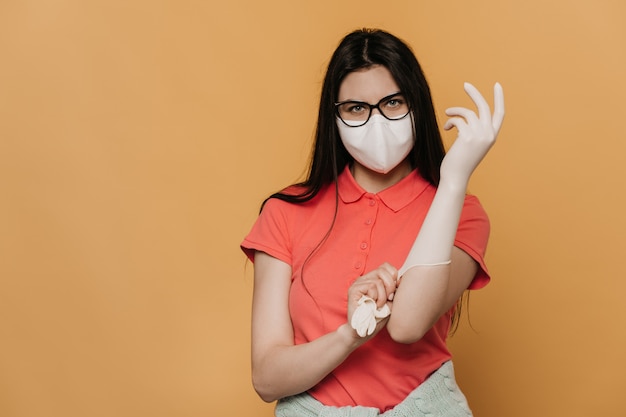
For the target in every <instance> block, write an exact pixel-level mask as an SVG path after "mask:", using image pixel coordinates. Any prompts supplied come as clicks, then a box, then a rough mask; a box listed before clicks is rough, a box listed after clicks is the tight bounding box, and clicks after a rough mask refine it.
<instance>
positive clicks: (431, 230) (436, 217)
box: [398, 83, 504, 277]
mask: <svg viewBox="0 0 626 417" xmlns="http://www.w3.org/2000/svg"><path fill="white" fill-rule="evenodd" d="M465 92H466V93H467V94H468V95H469V96H470V98H471V99H472V100H473V101H474V103H475V104H476V107H477V108H478V115H477V114H476V113H475V112H473V111H472V110H469V109H466V108H464V107H452V108H449V109H447V110H446V114H447V115H448V116H452V117H451V118H450V119H449V120H448V121H447V122H446V123H445V125H444V129H446V130H449V129H451V128H452V127H456V128H457V129H458V131H459V134H458V137H457V139H456V140H455V141H454V144H453V145H452V147H451V148H450V150H449V151H448V153H447V154H446V156H445V158H444V159H443V162H442V163H441V180H440V182H439V187H438V188H437V193H436V194H435V198H434V199H433V202H432V204H431V206H430V208H429V210H428V214H427V215H426V219H425V220H424V224H423V225H422V228H421V229H420V232H419V234H418V236H417V239H416V240H415V243H414V244H413V247H412V248H411V251H410V252H409V255H408V256H407V259H406V261H405V263H404V265H403V266H402V267H401V268H400V270H399V271H398V277H401V276H402V275H404V273H405V272H406V271H408V270H409V269H410V268H412V267H414V266H437V265H446V264H449V263H450V258H451V256H452V246H453V244H454V238H455V236H456V231H457V227H458V224H459V218H460V216H461V210H462V209H463V203H464V201H465V191H466V187H467V183H468V182H469V179H470V176H471V175H472V173H473V172H474V169H476V167H477V166H478V164H479V163H480V161H482V159H483V158H484V157H485V155H486V154H487V152H488V151H489V149H490V148H491V147H492V146H493V144H494V143H495V140H496V136H497V135H498V132H499V130H500V126H501V125H502V120H503V119H504V93H503V91H502V87H501V86H500V84H499V83H496V84H495V86H494V113H493V116H492V115H491V111H490V109H489V104H487V101H486V100H485V99H484V98H483V96H482V95H481V94H480V93H479V92H478V90H477V89H476V87H474V86H473V85H471V84H470V83H465Z"/></svg>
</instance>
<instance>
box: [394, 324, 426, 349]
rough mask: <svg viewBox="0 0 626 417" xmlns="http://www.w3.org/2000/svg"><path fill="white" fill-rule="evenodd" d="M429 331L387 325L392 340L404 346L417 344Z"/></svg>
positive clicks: (416, 327)
mask: <svg viewBox="0 0 626 417" xmlns="http://www.w3.org/2000/svg"><path fill="white" fill-rule="evenodd" d="M427 331H428V329H422V328H420V327H418V326H415V327H408V326H402V325H393V323H388V324H387V332H389V336H390V337H391V340H393V341H394V342H396V343H402V344H404V345H408V344H411V343H415V342H417V341H418V340H420V339H421V338H422V337H424V335H425V334H426V332H427Z"/></svg>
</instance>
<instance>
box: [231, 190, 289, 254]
mask: <svg viewBox="0 0 626 417" xmlns="http://www.w3.org/2000/svg"><path fill="white" fill-rule="evenodd" d="M288 211H289V203H286V202H284V201H282V200H278V199H276V198H271V199H269V200H267V202H266V203H265V206H264V207H263V210H262V211H261V214H260V215H259V217H258V218H257V220H256V222H255V223H254V225H253V226H252V229H251V230H250V233H248V235H247V236H246V237H245V238H244V240H243V242H242V243H241V249H242V250H243V252H244V253H245V254H246V256H247V257H248V259H250V260H251V261H253V262H254V253H255V251H261V252H265V253H267V254H268V255H270V256H273V257H274V258H277V259H280V260H281V261H283V262H286V263H288V264H291V263H292V255H291V253H292V252H291V244H290V238H289V228H288V216H287V214H288Z"/></svg>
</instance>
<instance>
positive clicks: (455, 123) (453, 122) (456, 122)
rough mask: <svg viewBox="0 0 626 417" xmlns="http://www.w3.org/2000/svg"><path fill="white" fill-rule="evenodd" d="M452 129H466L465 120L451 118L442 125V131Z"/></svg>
mask: <svg viewBox="0 0 626 417" xmlns="http://www.w3.org/2000/svg"><path fill="white" fill-rule="evenodd" d="M453 127H456V128H457V129H459V130H461V129H464V128H465V127H467V123H465V120H464V119H461V118H460V117H451V118H450V119H448V120H447V121H446V123H445V124H444V125H443V129H444V130H450V129H452V128H453Z"/></svg>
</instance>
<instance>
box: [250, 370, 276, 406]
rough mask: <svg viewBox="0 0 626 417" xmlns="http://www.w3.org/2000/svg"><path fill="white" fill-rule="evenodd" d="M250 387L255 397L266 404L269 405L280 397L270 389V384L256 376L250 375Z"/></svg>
mask: <svg viewBox="0 0 626 417" xmlns="http://www.w3.org/2000/svg"><path fill="white" fill-rule="evenodd" d="M252 386H253V387H254V390H255V391H256V393H257V395H258V396H259V397H260V398H261V399H262V400H263V401H265V402H266V403H271V402H274V401H276V400H278V399H279V398H280V397H279V396H278V395H277V393H276V392H274V391H273V390H272V389H271V384H268V383H267V382H266V381H263V378H260V377H259V376H258V375H254V374H253V375H252Z"/></svg>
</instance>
